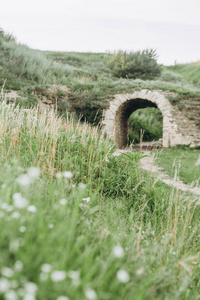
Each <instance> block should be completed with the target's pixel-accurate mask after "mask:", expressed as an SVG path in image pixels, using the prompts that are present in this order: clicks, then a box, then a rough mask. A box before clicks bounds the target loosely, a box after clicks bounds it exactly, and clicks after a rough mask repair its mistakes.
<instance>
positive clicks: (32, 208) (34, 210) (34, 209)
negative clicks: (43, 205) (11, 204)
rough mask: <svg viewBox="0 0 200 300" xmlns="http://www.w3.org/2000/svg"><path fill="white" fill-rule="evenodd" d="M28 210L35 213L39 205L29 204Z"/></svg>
mask: <svg viewBox="0 0 200 300" xmlns="http://www.w3.org/2000/svg"><path fill="white" fill-rule="evenodd" d="M27 210H28V211H30V212H32V213H35V212H37V207H36V206H35V205H29V206H28V207H27Z"/></svg>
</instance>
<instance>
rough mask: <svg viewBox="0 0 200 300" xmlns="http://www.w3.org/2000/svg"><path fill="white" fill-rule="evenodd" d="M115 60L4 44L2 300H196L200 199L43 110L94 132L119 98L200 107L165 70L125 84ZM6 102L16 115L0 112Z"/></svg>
mask: <svg viewBox="0 0 200 300" xmlns="http://www.w3.org/2000/svg"><path fill="white" fill-rule="evenodd" d="M109 58H110V54H92V53H88V54H86V53H56V52H41V51H36V50H31V49H29V48H28V47H26V46H24V45H19V44H17V43H16V42H15V40H14V39H13V37H10V36H5V35H4V33H3V32H1V34H0V84H1V86H3V84H4V86H3V89H2V91H1V95H0V100H1V101H0V120H1V122H0V166H1V168H0V175H1V176H0V228H1V235H0V252H1V255H0V273H1V276H0V299H1V300H11V299H12V300H15V299H16V300H18V299H19V300H21V299H22V300H36V299H38V300H44V299H48V300H80V299H83V300H97V299H102V300H103V299H105V300H113V299H116V300H122V299H126V300H132V299H135V300H139V299H144V300H145V299H148V300H149V299H152V300H154V299H166V300H167V299H188V298H191V299H198V298H199V293H200V281H199V264H200V252H199V249H200V242H199V241H200V240H199V230H200V222H199V213H200V212H199V198H198V197H197V196H193V195H190V194H182V193H180V192H179V191H177V190H174V189H171V188H169V187H168V186H165V185H164V184H163V183H162V182H160V181H158V180H155V179H154V178H153V177H151V176H150V174H148V173H145V172H142V171H141V169H140V168H139V163H140V158H141V154H140V153H136V152H135V153H129V154H124V155H121V156H120V157H115V156H113V155H112V153H113V152H114V149H115V145H114V144H113V143H112V142H111V141H108V140H107V139H106V138H105V137H104V136H103V135H102V133H101V131H100V130H99V128H97V127H93V126H91V125H89V124H88V123H84V122H83V123H80V122H78V121H77V120H74V118H73V117H72V116H70V114H69V115H67V116H66V115H62V116H60V115H59V111H58V112H56V111H55V110H51V111H50V112H47V111H41V110H39V109H38V106H37V103H38V100H37V97H41V98H42V97H44V98H48V99H50V100H49V101H55V103H56V101H57V102H60V104H61V103H62V105H66V106H65V107H67V108H68V109H71V110H73V109H74V110H76V112H77V116H78V115H79V113H82V114H83V118H85V117H87V119H88V120H89V121H90V122H91V123H94V115H95V114H96V112H97V111H100V110H101V109H102V108H103V107H105V106H106V105H107V101H106V99H109V96H110V95H113V94H115V93H121V92H129V91H132V90H133V89H139V88H150V89H151V88H157V89H166V90H173V91H176V92H177V93H178V95H179V96H180V97H181V95H185V96H187V97H188V99H189V100H188V101H191V99H192V97H198V95H199V86H198V83H194V82H189V83H188V82H187V81H186V80H185V79H184V78H183V76H182V75H181V74H179V73H178V72H175V71H174V70H171V69H170V68H167V67H163V72H162V74H161V76H160V78H158V79H156V80H151V81H149V80H148V81H147V80H146V81H144V80H141V79H136V80H130V79H117V78H115V77H113V75H112V73H111V71H110V69H109V68H108V66H107V61H108V60H109ZM192 67H193V66H192ZM5 79H7V80H6V82H5ZM9 90H17V91H18V93H19V94H21V96H22V97H24V98H22V99H21V101H20V100H18V104H19V105H17V106H16V105H15V104H16V103H14V104H13V105H7V104H6V103H5V102H3V101H2V100H3V99H5V97H6V94H5V92H8V91H9ZM30 106H33V108H31V109H24V108H25V107H30ZM60 108H61V107H60ZM138 119H140V120H143V119H144V118H142V116H141V115H138ZM143 121H144V120H143ZM156 126H157V125H156ZM190 151H192V150H190ZM193 168H195V165H194V166H193Z"/></svg>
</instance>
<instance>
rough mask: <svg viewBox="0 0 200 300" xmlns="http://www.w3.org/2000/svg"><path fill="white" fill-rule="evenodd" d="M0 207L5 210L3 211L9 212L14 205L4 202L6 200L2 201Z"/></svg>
mask: <svg viewBox="0 0 200 300" xmlns="http://www.w3.org/2000/svg"><path fill="white" fill-rule="evenodd" d="M1 208H2V209H3V210H5V211H8V212H10V211H13V209H14V206H13V205H9V204H8V203H6V202H3V203H2V204H1Z"/></svg>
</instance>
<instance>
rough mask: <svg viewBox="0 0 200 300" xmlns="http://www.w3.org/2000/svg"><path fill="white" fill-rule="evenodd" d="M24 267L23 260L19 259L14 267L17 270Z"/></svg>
mask: <svg viewBox="0 0 200 300" xmlns="http://www.w3.org/2000/svg"><path fill="white" fill-rule="evenodd" d="M23 267H24V265H23V262H22V261H21V260H17V261H16V262H15V265H14V268H15V270H16V271H21V270H23Z"/></svg>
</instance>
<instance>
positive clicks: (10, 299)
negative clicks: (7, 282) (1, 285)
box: [4, 290, 18, 300]
mask: <svg viewBox="0 0 200 300" xmlns="http://www.w3.org/2000/svg"><path fill="white" fill-rule="evenodd" d="M4 296H5V300H18V295H17V293H16V292H15V291H13V290H9V291H8V292H6V293H5V295H4Z"/></svg>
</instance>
